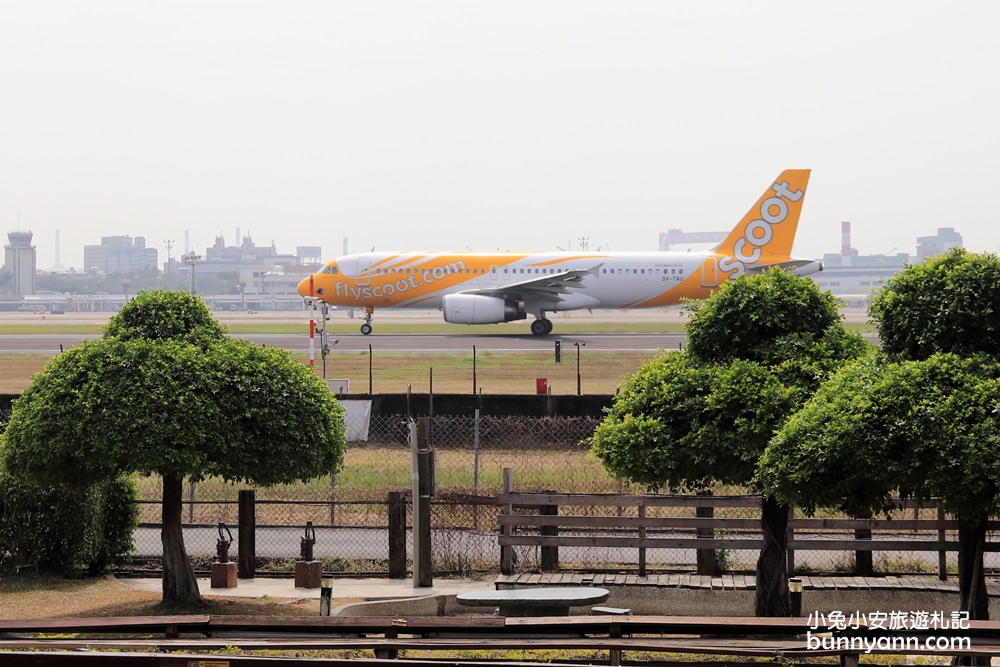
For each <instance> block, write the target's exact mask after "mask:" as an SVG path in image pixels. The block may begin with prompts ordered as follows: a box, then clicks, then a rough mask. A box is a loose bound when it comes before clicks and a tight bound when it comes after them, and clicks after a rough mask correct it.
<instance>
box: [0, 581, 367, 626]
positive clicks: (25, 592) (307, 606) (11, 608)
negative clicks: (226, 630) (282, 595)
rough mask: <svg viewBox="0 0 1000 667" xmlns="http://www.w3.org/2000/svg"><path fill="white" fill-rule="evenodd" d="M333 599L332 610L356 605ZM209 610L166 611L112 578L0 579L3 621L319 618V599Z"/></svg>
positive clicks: (237, 600) (240, 601)
mask: <svg viewBox="0 0 1000 667" xmlns="http://www.w3.org/2000/svg"><path fill="white" fill-rule="evenodd" d="M356 601H357V600H354V599H345V600H334V601H333V606H335V607H337V606H340V605H342V604H347V603H350V602H356ZM208 602H209V606H208V607H207V608H167V607H164V606H163V605H161V604H160V595H159V594H158V593H149V592H145V591H140V590H137V589H135V588H132V587H130V586H128V585H126V584H124V583H122V582H120V581H117V580H115V579H114V578H111V577H108V578H101V577H99V578H93V579H79V580H76V579H61V578H57V577H49V576H44V575H43V576H39V577H35V576H32V575H31V574H23V573H22V574H21V575H17V576H12V577H7V578H4V579H0V618H6V619H17V618H75V617H87V616H145V615H159V614H176V613H182V614H183V613H198V614H220V615H221V614H226V615H229V614H247V615H272V614H273V615H284V616H288V615H292V616H317V615H319V599H318V596H317V598H315V599H287V600H286V599H277V598H268V597H267V596H264V597H263V598H245V597H231V598H229V597H216V596H213V597H212V598H210V599H208Z"/></svg>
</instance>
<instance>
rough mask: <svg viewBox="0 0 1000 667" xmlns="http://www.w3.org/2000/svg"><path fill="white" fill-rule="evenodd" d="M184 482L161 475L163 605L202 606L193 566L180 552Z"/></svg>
mask: <svg viewBox="0 0 1000 667" xmlns="http://www.w3.org/2000/svg"><path fill="white" fill-rule="evenodd" d="M183 500H184V480H183V479H182V478H180V477H176V476H174V475H164V476H163V519H162V527H161V529H160V539H161V541H162V542H163V602H164V603H170V604H184V605H196V606H199V607H204V606H205V601H204V600H203V599H202V597H201V593H200V592H199V591H198V580H197V578H195V576H194V567H192V565H191V561H190V560H189V559H188V556H187V551H186V550H185V549H184V534H183V532H182V531H181V513H182V512H183V509H184V507H183Z"/></svg>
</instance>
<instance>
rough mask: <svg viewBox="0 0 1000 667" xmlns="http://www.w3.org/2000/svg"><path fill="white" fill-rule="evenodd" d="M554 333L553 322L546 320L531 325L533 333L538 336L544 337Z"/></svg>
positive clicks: (536, 321)
mask: <svg viewBox="0 0 1000 667" xmlns="http://www.w3.org/2000/svg"><path fill="white" fill-rule="evenodd" d="M551 331H552V322H549V321H548V320H546V319H541V320H535V321H534V322H532V323H531V333H533V334H535V335H536V336H544V335H546V334H548V333H550V332H551Z"/></svg>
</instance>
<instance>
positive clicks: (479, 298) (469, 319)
mask: <svg viewBox="0 0 1000 667" xmlns="http://www.w3.org/2000/svg"><path fill="white" fill-rule="evenodd" d="M441 305H442V310H444V321H445V322H451V323H452V324H496V323H498V322H510V321H511V320H523V319H524V318H525V317H527V313H525V312H524V309H523V308H522V307H521V304H519V303H518V302H517V301H507V300H504V299H498V298H497V297H495V296H483V295H481V294H446V295H445V296H444V298H443V299H442V303H441Z"/></svg>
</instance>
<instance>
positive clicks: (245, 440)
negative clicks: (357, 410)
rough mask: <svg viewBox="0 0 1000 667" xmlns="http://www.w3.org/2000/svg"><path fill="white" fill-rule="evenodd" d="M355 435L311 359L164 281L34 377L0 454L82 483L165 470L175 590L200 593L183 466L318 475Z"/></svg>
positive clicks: (285, 477)
mask: <svg viewBox="0 0 1000 667" xmlns="http://www.w3.org/2000/svg"><path fill="white" fill-rule="evenodd" d="M345 447H346V442H345V433H344V424H343V409H342V408H341V407H340V406H339V405H338V404H337V402H336V400H335V398H334V397H333V395H332V394H331V393H330V391H329V390H328V388H327V387H326V384H325V383H324V382H323V381H322V380H321V379H320V378H318V377H317V376H316V375H315V374H314V373H312V371H311V370H310V369H309V368H307V367H306V366H304V365H302V364H300V363H298V362H296V361H294V360H293V359H291V357H290V356H289V354H288V353H287V352H285V351H282V350H278V349H264V348H258V347H256V346H255V345H253V344H252V343H250V342H249V341H245V340H233V339H230V338H228V337H226V336H225V335H224V330H223V329H222V327H221V326H220V325H219V324H218V323H217V322H216V321H215V320H214V319H212V317H211V315H210V314H209V313H208V309H207V308H206V307H205V305H204V303H202V302H201V301H200V300H199V299H197V298H196V297H192V296H190V295H187V294H184V293H167V292H153V293H149V294H142V295H140V296H139V297H137V298H136V299H135V300H133V301H132V302H130V303H129V304H128V305H126V306H125V308H123V309H122V311H121V312H120V313H119V314H118V315H116V316H115V317H113V318H112V319H111V321H110V322H109V324H108V327H107V329H106V331H105V335H104V336H103V338H101V339H100V340H97V341H92V342H87V343H84V344H83V345H80V346H78V347H75V348H73V349H71V350H69V351H68V352H65V353H63V354H60V355H59V356H58V357H56V358H55V359H54V360H53V361H52V362H51V363H50V364H49V365H48V366H47V367H46V368H45V369H44V370H43V371H42V372H41V373H39V374H38V375H37V376H36V377H35V379H34V381H33V382H32V385H31V386H30V387H29V388H28V389H27V390H26V391H25V392H24V393H22V395H21V397H20V398H19V399H18V400H17V401H16V402H15V404H14V408H13V412H12V415H11V419H10V423H9V424H8V427H7V431H6V433H5V434H4V447H3V451H2V460H3V465H4V466H5V467H6V468H7V469H8V470H9V471H11V472H12V473H13V474H17V475H22V476H24V477H26V478H29V479H31V480H34V481H36V482H39V483H44V484H64V485H69V486H72V487H76V488H80V487H83V486H86V485H87V484H89V483H91V482H93V481H94V480H101V479H111V478H113V477H116V476H117V475H119V474H121V473H125V472H137V473H140V474H146V475H148V474H153V473H156V474H159V475H161V476H162V477H163V485H164V504H163V512H164V518H163V524H164V538H163V539H164V598H165V600H171V601H189V602H200V601H201V599H200V596H199V595H198V592H197V584H196V583H195V581H194V576H193V571H192V570H191V568H190V563H189V562H187V557H186V553H185V552H184V549H183V538H182V535H181V532H180V524H179V522H180V488H181V483H182V480H183V479H184V478H190V479H198V478H201V477H205V476H218V477H222V478H224V479H226V480H229V481H233V482H249V483H253V484H258V485H264V486H267V485H272V484H277V483H286V482H294V481H296V480H307V479H310V478H313V477H317V476H320V475H325V474H330V473H332V472H336V471H337V470H338V469H339V468H340V466H341V463H342V461H343V452H344V449H345Z"/></svg>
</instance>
